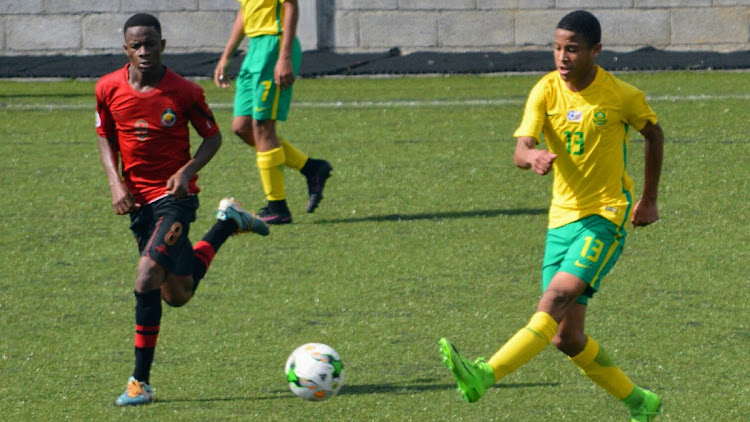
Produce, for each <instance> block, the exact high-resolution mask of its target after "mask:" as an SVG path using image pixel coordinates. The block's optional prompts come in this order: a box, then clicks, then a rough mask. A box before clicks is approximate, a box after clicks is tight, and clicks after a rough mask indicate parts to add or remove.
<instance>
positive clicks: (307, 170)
mask: <svg viewBox="0 0 750 422" xmlns="http://www.w3.org/2000/svg"><path fill="white" fill-rule="evenodd" d="M318 161H319V160H316V159H314V158H308V159H307V161H306V162H305V165H304V166H302V168H301V169H300V171H299V172H300V173H302V174H304V175H305V176H307V177H310V176H312V173H313V171H314V170H315V169H316V168H317V167H318Z"/></svg>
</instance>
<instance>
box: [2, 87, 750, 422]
mask: <svg viewBox="0 0 750 422" xmlns="http://www.w3.org/2000/svg"><path fill="white" fill-rule="evenodd" d="M619 76H620V77H622V78H623V79H625V80H626V81H629V82H631V83H633V84H635V85H637V86H639V87H640V88H642V89H643V90H644V91H645V92H646V93H647V95H648V97H649V99H650V102H651V105H652V107H653V108H654V110H655V111H656V112H657V114H658V115H659V116H660V121H661V124H662V126H663V127H664V130H665V134H666V144H665V163H664V172H663V177H662V184H661V190H660V209H661V217H662V219H661V221H660V222H659V223H657V224H655V225H654V226H651V227H647V228H642V229H641V228H639V229H637V230H631V231H630V235H629V236H628V241H627V246H626V249H625V252H624V254H623V256H622V257H621V259H620V262H619V263H618V264H617V266H616V267H615V270H614V271H613V272H612V273H611V274H610V275H609V276H608V277H607V278H606V279H605V280H604V282H603V289H602V291H601V293H599V294H598V295H597V296H596V297H595V299H594V300H592V302H591V305H590V310H589V314H588V324H587V329H588V331H589V332H590V334H591V335H592V336H593V337H595V338H597V339H598V341H599V342H600V343H601V344H602V345H603V346H604V347H606V348H607V349H608V351H609V352H610V354H611V355H612V356H613V357H614V358H615V359H616V360H617V362H618V363H619V364H620V365H621V367H622V368H623V369H624V370H625V371H626V372H627V373H628V374H630V375H631V376H632V378H633V379H634V380H635V381H636V382H637V383H639V384H642V385H645V386H648V387H651V388H652V389H654V390H655V391H657V392H658V393H659V394H660V395H661V397H662V399H663V401H664V415H663V416H662V420H665V421H693V420H697V421H706V420H712V421H741V420H744V419H745V418H746V417H747V415H748V414H750V404H749V403H750V383H748V382H747V377H746V375H745V374H746V373H747V372H748V369H749V365H750V325H749V324H748V318H747V315H748V313H750V300H748V292H749V291H750V289H749V287H750V279H749V278H748V273H749V272H750V265H748V258H749V255H750V254H749V253H748V249H749V248H748V246H747V242H748V238H749V237H750V229H748V227H750V226H749V225H748V222H749V221H750V211H748V207H747V206H746V205H745V202H746V198H747V196H748V192H750V166H748V165H747V163H746V161H747V158H746V157H748V156H750V141H748V137H747V130H748V123H747V116H746V113H745V109H746V108H747V107H746V105H747V104H748V100H749V99H750V84H748V83H747V78H748V74H747V73H741V72H736V73H731V72H700V73H697V72H663V73H623V74H619ZM538 78H539V75H493V76H450V77H445V76H436V77H419V78H412V77H397V78H384V79H363V78H351V79H339V78H335V79H305V80H300V81H298V83H297V84H296V87H295V106H293V109H292V114H291V116H290V119H289V121H288V122H286V123H283V124H280V129H279V131H280V133H281V134H282V135H283V136H284V137H285V138H286V139H289V140H290V141H292V142H293V143H295V144H296V145H297V146H298V147H300V148H301V149H302V150H304V151H306V152H308V153H309V154H310V155H311V156H313V157H323V158H326V159H328V160H329V161H331V163H332V164H333V166H334V169H335V170H334V176H333V178H331V179H330V182H329V185H328V187H327V190H326V195H325V200H324V201H323V203H322V205H321V207H320V208H319V209H318V211H316V212H315V213H314V214H306V213H305V212H304V202H305V197H306V186H305V182H304V178H303V177H302V176H301V175H299V174H297V173H296V172H295V171H293V170H291V169H287V171H286V177H287V192H288V199H289V202H290V206H291V208H292V212H293V215H294V219H295V223H294V224H293V225H290V226H283V227H272V234H271V236H270V237H268V238H261V237H258V236H253V235H242V236H238V237H236V238H232V239H230V240H229V241H228V243H227V244H226V245H225V246H224V247H223V248H222V249H221V251H220V252H219V254H218V255H217V258H216V260H215V262H214V264H213V266H212V268H211V270H210V272H209V273H208V276H207V277H206V279H205V280H204V281H203V283H202V284H201V287H200V289H199V291H198V293H197V295H196V297H195V298H194V299H193V300H192V301H191V302H190V303H189V304H188V305H187V306H185V307H184V308H179V309H172V308H166V307H165V310H164V316H163V319H162V331H161V334H160V338H159V346H158V348H157V357H156V362H155V364H154V368H153V372H152V383H153V386H154V388H155V391H156V398H157V401H156V403H154V404H153V405H151V406H147V407H144V408H137V409H119V408H116V407H115V406H114V405H113V402H114V399H115V398H116V396H117V395H118V394H120V393H121V392H122V390H123V389H124V386H125V382H126V380H127V377H128V376H129V375H130V372H131V371H132V360H133V351H132V347H133V320H134V317H133V306H134V300H133V295H132V290H133V279H134V275H135V264H136V260H137V258H138V256H137V250H136V245H135V242H133V241H132V237H131V234H130V231H129V230H128V219H127V218H125V217H118V216H116V215H114V214H113V212H112V210H111V206H110V194H109V189H108V187H107V181H106V178H105V175H104V171H103V169H102V167H101V164H100V160H99V153H98V150H97V147H96V136H95V131H94V113H93V110H94V96H93V89H94V82H93V81H59V82H43V83H41V82H9V81H4V82H0V140H1V141H0V233H1V234H2V236H0V248H1V249H2V251H3V255H4V258H3V260H2V269H3V277H2V278H0V329H1V330H2V336H1V337H0V338H1V340H0V376H1V377H2V380H3V382H2V383H0V396H1V397H2V400H1V401H0V415H2V416H0V419H2V420H4V421H5V420H7V421H35V420H38V421H42V420H43V421H48V420H66V419H68V420H80V421H84V420H132V419H136V418H143V419H148V420H160V421H173V420H180V421H208V420H242V421H245V420H259V421H292V420H336V421H440V420H445V421H456V420H465V421H480V420H482V421H484V420H507V421H550V420H570V421H619V420H626V418H627V416H626V413H625V410H624V408H623V406H622V405H621V404H619V403H617V402H616V401H615V400H612V399H611V398H609V397H608V396H607V395H606V394H605V393H604V392H603V391H602V390H600V389H598V387H595V386H594V385H593V384H591V383H590V382H589V381H588V380H587V379H586V378H585V377H583V376H582V375H581V374H580V373H578V370H577V369H576V367H575V366H574V365H572V364H570V363H569V362H567V359H565V357H564V356H563V355H562V354H560V353H559V352H557V351H555V350H554V349H553V348H549V349H548V350H546V351H544V352H543V353H542V354H541V355H540V356H539V357H537V358H536V359H535V360H534V361H532V362H531V363H529V364H528V365H527V366H525V367H523V368H522V369H521V370H519V371H518V372H516V373H514V374H512V375H511V376H509V377H508V378H506V379H505V380H503V381H502V382H500V383H499V384H498V387H497V388H495V389H492V390H491V391H489V392H488V394H487V395H486V396H485V397H484V398H483V399H482V400H481V401H480V402H479V403H476V404H473V405H468V404H465V403H463V402H461V401H460V399H459V398H458V394H457V393H456V392H455V391H454V388H455V386H454V384H453V382H452V379H451V376H450V374H449V373H448V372H447V370H445V368H444V367H443V366H442V364H441V362H440V358H439V354H438V348H437V340H438V338H440V337H441V336H448V337H450V338H451V339H453V340H455V341H456V342H457V343H458V344H459V346H460V347H461V349H462V351H464V352H465V353H466V354H467V355H469V356H472V357H473V356H480V355H481V356H488V355H490V354H492V353H493V352H494V351H495V350H496V349H497V348H498V347H499V346H500V345H501V344H502V343H503V342H504V341H505V340H506V339H507V338H508V337H509V336H510V335H511V334H513V332H515V331H516V330H517V329H518V328H520V327H521V326H522V325H523V324H525V323H526V321H527V320H528V318H529V316H530V315H531V313H532V312H533V310H534V306H535V303H536V300H537V298H538V295H539V273H540V270H539V267H540V264H541V258H542V251H543V247H544V235H545V225H546V210H547V207H548V203H549V195H550V190H551V184H550V182H551V177H545V178H541V177H539V176H536V175H534V174H532V173H530V172H524V171H520V170H518V169H516V168H515V167H514V166H513V163H512V159H511V156H512V152H513V148H514V145H515V143H514V140H513V138H512V133H513V130H514V129H515V127H516V126H517V125H518V123H519V119H520V117H521V112H522V108H523V102H524V100H525V97H526V95H527V93H528V91H529V89H530V88H531V86H533V84H534V83H535V81H536V80H537V79H538ZM199 83H200V84H201V85H202V86H203V87H204V88H205V89H206V97H207V100H208V101H209V103H210V104H212V105H213V106H214V111H215V114H216V117H217V121H218V123H219V125H220V126H221V127H222V129H223V133H224V146H223V147H222V149H221V151H220V152H219V154H218V155H217V156H216V157H215V158H214V160H213V161H212V162H211V163H210V164H209V165H208V166H207V167H206V168H205V169H204V170H203V172H202V173H201V178H200V180H199V184H200V185H201V187H202V188H203V192H202V193H201V196H200V199H201V209H200V211H199V217H198V220H197V221H196V223H195V224H194V225H193V227H192V229H191V230H192V231H191V238H192V240H193V242H195V241H197V240H198V239H200V237H201V236H202V234H203V233H204V232H205V231H206V230H207V229H208V227H210V225H211V224H212V221H213V216H214V212H215V207H216V205H217V204H218V202H219V200H220V199H221V198H222V197H223V196H227V195H234V196H236V197H238V198H239V199H240V200H242V201H243V202H244V204H245V205H246V206H248V207H249V208H254V209H256V210H257V209H258V208H260V207H261V206H263V202H264V200H263V195H262V192H261V188H260V181H259V177H258V173H257V169H256V166H255V158H254V153H253V152H252V151H251V150H250V149H249V148H248V147H247V146H245V145H244V144H242V143H241V142H240V141H239V140H238V139H237V138H236V137H234V135H233V134H232V133H231V103H232V94H233V91H232V90H219V89H218V88H215V87H214V86H213V85H212V84H211V83H210V82H209V81H205V80H204V81H199ZM193 144H194V145H195V146H197V144H198V139H197V138H195V137H194V139H193ZM642 145H643V143H642V140H641V139H640V135H637V134H636V135H635V136H634V137H633V139H632V141H631V154H630V160H629V162H630V164H629V165H630V167H629V170H630V173H631V175H632V176H633V177H634V179H635V180H636V186H638V187H640V186H641V185H640V181H641V180H642ZM310 341H318V342H324V343H327V344H329V345H331V346H333V347H334V348H336V349H337V350H338V351H339V353H340V354H341V357H342V359H343V361H344V364H345V369H346V373H347V382H346V385H345V386H344V388H343V390H342V391H341V393H340V395H339V396H338V397H336V398H334V399H333V400H331V401H329V402H325V403H318V404H311V403H306V402H303V401H301V400H300V399H297V398H295V397H294V396H293V395H292V394H291V392H290V391H289V390H288V388H287V387H286V385H285V382H284V376H283V365H284V362H285V360H286V358H287V356H288V354H289V353H291V352H292V350H294V348H295V347H297V346H299V345H301V344H303V343H306V342H310Z"/></svg>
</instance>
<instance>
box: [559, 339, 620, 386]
mask: <svg viewBox="0 0 750 422" xmlns="http://www.w3.org/2000/svg"><path fill="white" fill-rule="evenodd" d="M586 339H587V341H586V346H585V347H584V348H583V351H581V353H579V354H577V355H575V356H573V357H572V358H570V360H572V361H573V363H575V364H576V365H578V367H579V368H581V372H583V373H584V375H586V376H587V377H589V379H590V380H591V381H594V383H596V384H597V385H598V386H600V387H602V388H603V389H605V390H606V391H607V392H608V393H609V394H611V395H612V396H613V397H614V398H616V399H618V400H623V399H625V398H626V397H628V396H629V395H630V393H632V392H633V390H634V389H635V384H633V381H631V380H630V378H629V377H628V376H627V375H625V373H624V372H622V370H621V369H620V368H619V367H617V365H615V362H614V361H613V360H612V358H611V357H610V356H609V354H607V352H606V351H605V350H604V349H602V348H600V347H599V344H598V343H597V342H596V341H595V340H594V339H593V338H591V337H589V336H586Z"/></svg>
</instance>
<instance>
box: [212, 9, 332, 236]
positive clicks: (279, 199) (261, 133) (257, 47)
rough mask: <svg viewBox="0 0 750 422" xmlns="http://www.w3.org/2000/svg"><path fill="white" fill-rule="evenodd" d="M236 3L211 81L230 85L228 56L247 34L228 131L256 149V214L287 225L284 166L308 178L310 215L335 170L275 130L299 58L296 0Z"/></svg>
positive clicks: (285, 109) (288, 98)
mask: <svg viewBox="0 0 750 422" xmlns="http://www.w3.org/2000/svg"><path fill="white" fill-rule="evenodd" d="M238 2H239V3H240V10H239V11H238V12H237V18H236V19H235V21H234V25H233V27H232V31H231V33H230V35H229V40H228V41H227V44H226V47H225V48H224V52H223V53H222V55H221V58H220V59H219V62H218V63H217V65H216V68H215V69H214V82H215V83H216V85H217V86H218V87H220V88H227V87H228V86H229V79H228V77H227V69H228V67H229V64H230V61H231V58H232V56H233V55H234V52H235V50H236V49H237V47H238V46H239V45H240V43H241V42H242V41H243V40H244V38H245V36H247V37H249V40H248V53H247V56H246V57H245V60H244V61H243V63H242V69H241V70H240V74H239V76H238V77H237V91H236V93H235V99H234V119H233V121H232V130H233V131H234V133H235V134H237V136H239V137H240V138H242V140H243V141H245V143H247V144H248V145H250V146H253V147H255V148H256V149H257V153H256V163H257V165H258V170H259V171H260V178H261V180H262V182H263V191H264V192H265V195H266V199H267V200H268V205H267V206H266V207H265V208H263V209H261V210H260V212H259V213H258V216H259V217H260V218H262V219H263V220H264V221H265V222H266V223H268V224H286V223H291V222H292V215H291V212H290V210H289V207H288V206H287V202H286V188H285V184H284V173H283V169H284V167H285V166H288V167H292V168H294V169H296V170H299V171H300V172H301V173H302V174H303V175H304V176H305V177H306V178H307V189H308V200H307V212H309V213H311V212H314V211H315V208H317V206H318V204H320V201H321V200H322V199H323V188H324V187H325V183H326V180H327V179H328V177H330V175H331V170H333V168H332V167H331V164H330V163H329V162H328V161H325V160H317V159H312V158H309V157H308V156H307V154H305V153H304V152H302V151H300V150H299V149H297V148H296V147H295V146H294V145H292V144H291V143H289V142H287V141H286V140H283V139H280V138H279V136H278V135H277V133H276V121H277V120H279V121H284V120H286V118H287V114H288V112H289V107H290V105H291V102H292V87H293V84H294V80H295V78H296V76H297V74H298V72H299V66H300V63H301V61H302V50H301V48H300V44H299V40H298V39H297V37H296V33H297V21H298V20H299V6H298V4H297V0H238Z"/></svg>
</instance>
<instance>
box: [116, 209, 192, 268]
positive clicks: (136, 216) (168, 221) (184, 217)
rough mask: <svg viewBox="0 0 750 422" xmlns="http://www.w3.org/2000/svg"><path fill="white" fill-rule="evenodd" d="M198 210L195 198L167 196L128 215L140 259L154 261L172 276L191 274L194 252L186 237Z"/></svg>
mask: <svg viewBox="0 0 750 422" xmlns="http://www.w3.org/2000/svg"><path fill="white" fill-rule="evenodd" d="M197 210H198V196H197V195H190V196H187V197H185V198H183V199H180V200H179V201H175V200H174V198H172V197H171V196H166V197H164V198H162V199H159V200H156V201H154V202H152V203H150V204H146V205H143V206H141V207H140V209H138V210H136V211H134V212H132V213H130V230H132V231H133V234H134V235H135V240H136V242H138V251H139V252H140V253H141V256H146V257H149V258H151V259H153V260H154V261H156V262H158V263H159V264H161V265H162V266H164V268H165V269H166V270H167V271H169V272H171V273H173V274H177V275H189V274H192V273H193V256H194V252H193V245H192V244H191V243H190V239H188V235H189V234H190V223H192V222H193V221H195V214H196V211H197Z"/></svg>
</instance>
